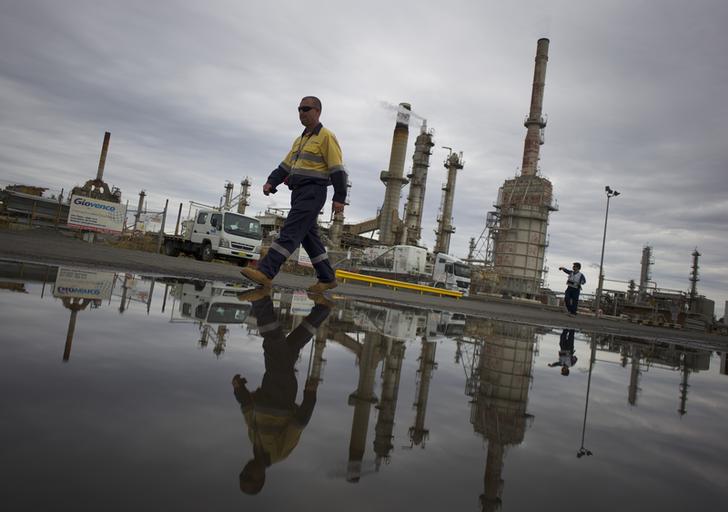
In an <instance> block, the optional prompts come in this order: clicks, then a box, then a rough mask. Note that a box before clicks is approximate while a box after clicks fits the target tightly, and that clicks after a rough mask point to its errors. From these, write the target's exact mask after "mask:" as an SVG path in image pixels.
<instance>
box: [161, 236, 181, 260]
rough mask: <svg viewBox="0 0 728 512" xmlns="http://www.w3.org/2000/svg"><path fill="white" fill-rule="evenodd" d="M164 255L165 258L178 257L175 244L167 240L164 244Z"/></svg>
mask: <svg viewBox="0 0 728 512" xmlns="http://www.w3.org/2000/svg"><path fill="white" fill-rule="evenodd" d="M164 254H166V255H167V256H172V257H173V258H176V257H177V256H179V249H178V248H177V244H175V243H174V242H173V241H172V240H167V241H166V242H164Z"/></svg>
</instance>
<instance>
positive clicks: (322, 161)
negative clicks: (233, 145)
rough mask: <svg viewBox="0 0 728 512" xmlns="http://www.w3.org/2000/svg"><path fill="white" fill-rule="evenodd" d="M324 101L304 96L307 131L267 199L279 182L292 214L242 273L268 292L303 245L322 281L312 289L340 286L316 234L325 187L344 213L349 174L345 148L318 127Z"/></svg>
mask: <svg viewBox="0 0 728 512" xmlns="http://www.w3.org/2000/svg"><path fill="white" fill-rule="evenodd" d="M320 116H321V100H319V99H318V98H316V97H315V96H306V97H304V98H303V99H301V102H300V104H299V106H298V117H299V119H300V120H301V124H302V125H303V126H304V127H305V128H304V130H303V133H302V134H301V135H300V136H298V137H297V138H296V140H294V141H293V145H292V147H291V150H290V151H289V152H288V154H287V155H286V157H285V158H284V159H283V161H282V162H281V163H280V165H279V166H278V167H277V168H276V169H275V170H274V171H273V172H272V173H271V174H270V176H268V181H267V182H266V183H265V185H263V194H265V195H266V196H267V195H269V194H275V193H276V192H277V189H276V187H277V186H278V185H280V184H281V183H285V184H286V185H288V188H289V189H291V210H290V212H289V213H288V217H287V218H286V221H285V223H284V224H283V228H282V229H281V233H280V235H279V236H278V238H277V239H276V240H274V241H273V243H272V244H271V246H270V249H269V250H268V253H267V254H266V255H265V257H263V258H262V259H261V260H260V262H259V263H258V265H257V267H258V268H257V269H254V268H250V267H246V268H244V269H242V270H241V272H242V274H243V275H244V276H245V277H247V278H248V279H250V280H251V281H253V282H255V283H258V284H260V285H263V286H264V287H268V286H270V285H271V283H272V281H273V278H274V277H275V276H276V274H278V271H279V270H280V268H281V265H283V263H284V262H285V261H286V259H288V258H289V257H290V256H291V254H293V252H294V251H295V250H296V249H298V247H299V246H300V245H302V246H303V248H304V249H305V250H306V252H307V253H308V255H309V257H310V258H311V263H312V264H313V268H314V269H315V271H316V277H317V278H318V282H317V283H316V284H314V285H313V286H311V287H309V288H308V290H309V291H310V292H314V293H320V292H323V291H324V290H328V289H331V288H334V287H335V286H336V274H335V273H334V269H333V267H332V266H331V263H330V262H329V256H328V253H327V252H326V247H325V246H324V244H323V243H322V242H321V238H320V237H319V233H318V225H317V218H318V215H319V212H321V209H322V208H323V207H324V204H325V202H326V188H327V187H328V186H329V184H331V185H333V187H334V197H333V204H332V209H333V211H334V212H336V213H341V212H343V211H344V205H345V202H346V189H347V174H346V170H345V169H344V162H343V158H342V154H341V146H339V142H338V141H337V140H336V136H335V135H334V134H333V132H331V130H329V129H327V128H324V126H323V125H322V124H321V123H320V122H319V117H320Z"/></svg>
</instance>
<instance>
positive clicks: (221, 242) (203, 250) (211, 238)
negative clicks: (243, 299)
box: [164, 209, 262, 265]
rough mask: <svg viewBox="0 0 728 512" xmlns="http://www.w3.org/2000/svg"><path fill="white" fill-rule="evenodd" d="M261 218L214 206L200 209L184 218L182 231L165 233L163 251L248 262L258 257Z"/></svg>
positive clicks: (206, 258) (198, 257) (208, 259)
mask: <svg viewBox="0 0 728 512" xmlns="http://www.w3.org/2000/svg"><path fill="white" fill-rule="evenodd" d="M261 239H262V236H261V229H260V222H259V221H258V219H256V218H253V217H247V216H245V215H240V214H238V213H233V212H226V211H220V210H215V209H201V210H198V211H197V213H196V214H195V217H194V218H193V219H190V220H186V221H184V222H182V235H179V236H175V235H165V237H164V253H165V254H166V255H167V256H179V254H180V253H184V254H190V255H193V256H194V257H195V258H197V259H198V260H203V261H212V259H213V258H220V259H227V260H232V261H236V262H238V264H240V265H246V264H247V263H248V262H249V261H250V260H256V259H258V257H259V255H260V241H261Z"/></svg>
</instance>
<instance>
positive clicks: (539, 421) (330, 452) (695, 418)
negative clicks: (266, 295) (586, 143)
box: [0, 283, 728, 510]
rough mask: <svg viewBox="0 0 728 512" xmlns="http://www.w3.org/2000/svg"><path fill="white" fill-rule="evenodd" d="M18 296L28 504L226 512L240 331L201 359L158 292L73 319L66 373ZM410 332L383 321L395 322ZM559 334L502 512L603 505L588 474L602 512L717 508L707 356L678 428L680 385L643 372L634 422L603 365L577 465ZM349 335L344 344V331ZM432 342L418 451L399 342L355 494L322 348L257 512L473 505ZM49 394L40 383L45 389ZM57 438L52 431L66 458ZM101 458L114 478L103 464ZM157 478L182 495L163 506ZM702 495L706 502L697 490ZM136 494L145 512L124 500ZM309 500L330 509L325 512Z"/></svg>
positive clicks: (448, 356) (461, 415) (246, 367)
mask: <svg viewBox="0 0 728 512" xmlns="http://www.w3.org/2000/svg"><path fill="white" fill-rule="evenodd" d="M27 288H28V289H29V291H30V293H29V294H28V295H20V294H10V293H2V292H0V319H2V320H3V325H4V330H3V344H2V350H3V357H2V358H0V366H1V367H2V371H0V381H2V383H3V384H5V385H6V388H7V389H13V390H14V393H13V394H6V395H5V397H6V398H7V399H6V400H4V406H5V404H7V407H4V410H7V411H9V414H10V415H11V416H10V417H12V418H14V419H15V420H16V421H15V422H14V423H11V424H7V423H5V424H2V425H0V433H2V434H3V435H6V436H12V437H13V438H14V439H16V440H17V443H15V445H14V446H11V447H10V451H9V453H8V457H9V459H8V460H10V461H11V462H12V463H13V467H14V468H16V470H15V471H16V473H15V476H14V478H16V479H17V481H18V482H19V485H18V486H17V489H18V490H19V492H20V491H27V492H28V493H30V494H28V495H31V496H38V497H37V498H34V499H35V500H41V499H43V498H42V496H41V494H40V493H38V492H37V490H38V484H37V482H38V481H39V480H40V481H56V482H57V483H58V484H59V485H66V486H67V488H68V490H69V496H71V499H73V497H74V496H78V495H80V492H81V491H80V488H79V487H78V485H79V484H78V483H77V482H79V481H83V482H84V488H85V489H86V490H85V491H84V492H85V493H88V499H89V500H90V501H89V503H92V504H95V503H96V502H98V503H99V504H101V503H105V502H106V501H107V500H108V496H109V495H111V493H112V492H116V491H115V490H114V489H111V486H110V485H109V484H107V483H106V482H107V480H106V479H107V478H111V480H117V481H118V479H120V478H122V477H123V478H125V479H126V480H125V481H126V482H127V485H128V486H129V489H130V490H131V491H133V493H132V495H131V497H130V498H128V499H129V501H128V504H130V506H138V507H140V508H143V507H144V506H147V507H148V506H149V503H151V504H152V505H156V504H157V502H158V503H159V505H160V506H161V508H163V507H164V506H167V505H168V503H169V501H170V500H171V501H172V502H175V501H177V500H180V502H182V500H184V503H186V505H192V506H196V505H201V506H205V505H204V504H205V503H207V504H208V505H209V499H210V496H216V497H217V498H216V499H218V500H221V501H223V502H226V501H225V500H226V499H227V498H226V496H229V495H230V494H231V493H236V492H237V488H236V481H235V478H236V477H237V472H239V470H240V467H241V464H242V463H244V462H245V461H246V460H247V458H248V457H249V455H250V451H249V450H250V447H249V441H248V440H247V438H246V436H245V434H244V431H243V427H242V425H241V419H240V413H239V410H237V408H236V407H237V404H236V402H235V400H234V398H233V396H232V392H231V387H230V379H231V377H232V376H233V375H234V374H236V373H241V374H243V375H246V377H248V379H249V381H251V382H259V380H260V378H261V377H262V373H263V354H262V349H261V343H262V340H261V338H260V337H259V336H257V335H255V334H248V332H247V326H246V325H242V326H237V325H229V328H230V333H229V336H228V342H227V346H226V350H225V353H224V354H223V356H222V357H221V358H220V359H216V358H215V357H214V356H213V354H212V352H211V351H210V350H209V349H207V350H202V351H201V350H199V349H198V347H197V344H196V342H197V337H198V335H199V329H198V327H197V326H196V325H195V324H193V323H170V322H169V319H170V308H171V307H172V302H171V300H170V299H169V297H168V302H167V305H166V307H167V310H166V312H165V313H164V314H162V313H161V311H160V309H161V303H162V298H163V292H164V286H161V284H160V283H157V285H156V286H155V289H154V297H153V299H152V307H151V311H150V314H149V315H147V313H146V307H145V306H144V305H142V304H139V305H136V304H133V305H132V306H131V307H130V309H127V311H125V312H124V314H123V315H120V314H119V313H118V307H117V306H118V302H117V301H118V300H119V298H118V297H116V296H114V297H112V303H111V304H108V302H107V301H104V302H103V303H102V304H101V306H100V307H99V308H98V309H94V310H92V309H90V308H88V309H87V310H84V311H81V312H79V315H78V325H77V328H76V340H75V341H74V354H73V357H72V359H71V361H70V363H69V364H67V365H62V364H61V362H60V357H61V354H62V350H63V341H64V335H65V328H66V325H67V322H68V314H69V312H68V310H67V309H65V308H64V307H63V305H62V304H61V301H60V300H56V299H54V298H53V297H52V296H51V295H50V293H49V290H48V289H46V294H47V295H46V297H45V298H44V299H43V300H40V299H39V297H38V296H39V294H40V288H41V285H40V284H38V283H30V284H29V285H28V286H27ZM338 306H339V305H337V307H338ZM340 306H341V307H342V311H343V313H342V314H343V315H349V311H347V308H349V307H350V304H348V303H345V304H341V305H340ZM388 307H389V306H388ZM366 309H367V308H361V311H364V310H366ZM368 309H369V310H371V309H372V308H368ZM411 316H412V315H411V313H405V314H400V315H389V317H390V318H393V319H394V318H399V319H401V318H407V319H409V318H410V317H411ZM376 319H379V320H381V318H380V317H376ZM374 324H376V322H374ZM376 325H378V326H379V327H382V326H381V325H380V324H376ZM407 332H409V331H407ZM559 333H560V330H559V331H555V332H551V333H546V334H543V335H537V336H536V337H537V338H538V340H539V341H538V352H537V353H536V352H535V353H534V366H533V379H532V380H531V383H530V387H529V390H528V404H527V408H526V411H527V412H528V413H529V414H531V415H533V416H534V420H533V423H532V424H530V426H529V428H528V429H526V431H525V436H524V441H523V443H521V444H519V445H517V446H512V447H510V448H509V449H508V451H507V454H506V458H505V465H504V473H503V478H504V480H505V487H504V489H505V490H504V494H503V498H504V505H505V506H507V507H509V508H516V509H521V508H523V509H526V508H529V507H530V506H532V505H533V503H534V502H539V503H550V502H551V501H550V500H552V498H553V489H554V488H558V485H560V482H563V481H564V479H567V480H568V481H570V482H573V485H571V487H570V501H571V502H574V503H579V502H581V501H584V500H586V499H588V498H589V497H591V496H594V495H597V494H598V495H599V496H602V495H603V494H604V492H603V491H604V489H603V488H602V483H601V482H600V479H599V478H595V476H598V475H595V474H594V472H598V474H599V475H609V476H610V478H611V480H610V486H612V487H616V488H619V489H620V492H619V493H607V494H609V495H608V496H603V498H602V501H601V503H602V505H603V507H604V508H605V509H610V508H617V507H618V506H621V507H623V508H625V507H626V508H629V506H628V505H625V498H629V500H628V501H630V502H632V503H633V504H634V506H635V508H637V507H642V508H644V507H648V508H650V507H662V508H671V507H672V508H675V507H678V506H682V505H683V504H684V503H685V500H686V499H688V498H689V497H690V495H691V494H692V495H694V494H695V492H698V491H700V492H701V499H703V500H705V501H704V502H705V503H708V504H712V503H716V502H717V497H718V496H720V495H721V493H723V492H724V491H722V490H721V489H725V488H726V485H727V484H728V483H726V482H725V481H724V480H725V477H724V473H723V472H722V464H723V461H724V460H725V454H726V442H725V439H724V435H723V432H722V428H721V426H722V425H725V424H726V423H728V411H726V410H725V409H724V408H722V407H716V404H722V402H723V397H724V395H725V390H726V386H727V385H728V384H727V383H726V380H727V379H726V378H725V376H720V375H718V374H717V372H716V370H715V363H716V358H715V357H714V358H713V359H712V360H711V369H710V370H708V371H700V372H694V373H691V374H690V381H689V382H690V388H689V396H688V402H687V410H688V413H687V415H686V416H685V417H683V418H682V419H680V418H679V416H678V414H677V412H676V410H677V407H678V400H679V389H678V386H679V383H680V373H679V372H675V371H672V370H669V369H663V368H658V367H656V366H654V365H653V366H651V367H650V368H649V369H647V370H646V371H643V373H642V375H641V379H640V388H641V392H640V400H639V402H638V405H637V407H633V406H630V405H629V404H628V402H627V393H628V384H629V364H628V365H627V367H625V368H623V367H621V366H620V364H619V362H620V358H619V354H617V353H610V352H606V351H603V350H599V351H598V352H597V362H596V364H595V366H594V370H593V376H592V385H591V386H592V387H591V395H590V403H589V414H588V422H587V431H586V439H587V443H586V445H587V446H589V448H590V449H592V450H593V451H594V453H595V455H594V457H590V458H588V459H586V458H585V459H581V460H577V459H576V457H575V455H574V454H575V450H576V449H577V448H578V446H579V439H580V429H581V421H582V418H583V412H584V399H585V392H586V381H587V375H586V373H582V372H585V371H586V370H588V366H589V337H588V336H585V335H583V334H582V333H576V339H575V350H576V353H577V354H578V355H579V361H578V363H577V366H576V368H578V369H579V370H580V371H574V372H573V373H572V374H571V375H570V376H569V377H568V379H564V378H563V377H561V376H560V375H558V373H557V372H553V370H552V369H550V368H548V366H546V364H547V363H548V362H551V361H553V360H554V359H553V358H554V357H555V356H557V354H558V348H559V336H558V335H559ZM350 334H352V336H353V337H356V333H355V332H351V333H350ZM360 339H363V336H361V337H360ZM437 339H438V344H437V353H436V361H437V364H438V366H437V369H436V370H435V371H434V372H433V377H432V382H431V385H430V392H429V396H428V410H427V417H426V423H425V424H426V427H427V428H428V429H429V431H430V437H429V439H428V442H427V446H426V448H425V449H424V450H422V449H420V448H418V447H416V448H415V449H413V450H409V449H404V448H403V447H402V446H403V445H409V433H408V429H409V427H410V426H411V425H412V424H413V421H414V418H415V410H414V408H413V407H412V405H413V403H414V401H415V397H416V389H417V388H416V383H417V370H418V367H419V362H418V357H419V356H420V340H419V339H418V338H416V339H407V340H406V341H405V344H404V346H405V357H404V359H403V361H402V370H401V378H400V380H399V390H398V400H397V408H396V414H395V421H394V427H393V432H392V434H393V439H392V444H393V445H394V449H393V450H392V452H391V462H390V464H388V465H387V464H384V465H382V467H381V468H380V471H379V472H378V473H377V472H373V469H374V467H375V464H374V451H373V440H374V435H375V424H376V422H377V419H378V414H379V410H378V409H376V407H373V408H372V414H371V417H370V420H369V430H368V437H367V442H366V451H365V455H364V460H363V471H362V479H361V482H360V483H359V484H358V487H357V486H354V485H345V477H346V463H347V447H348V445H349V438H350V435H351V425H352V414H353V410H354V409H353V407H352V406H350V405H349V404H348V397H349V394H350V393H351V392H353V391H354V390H355V389H356V388H357V379H358V372H359V366H358V362H357V357H356V355H355V354H354V353H353V352H351V351H350V350H349V349H347V348H345V347H344V346H342V345H340V344H339V343H336V342H333V341H331V340H329V341H328V343H327V346H326V350H325V358H326V365H325V367H324V371H323V382H322V383H321V385H320V387H319V393H318V402H317V405H316V412H315V413H314V415H313V418H312V419H311V422H310V424H309V426H308V427H307V429H306V431H305V432H304V434H303V436H302V438H301V442H300V445H299V446H298V448H297V449H296V451H295V452H294V453H293V454H292V455H291V457H290V458H289V459H287V460H286V461H285V462H283V463H281V464H280V465H277V466H276V467H274V468H272V469H271V472H273V471H275V476H273V473H271V480H270V482H269V483H270V484H271V485H272V486H273V487H271V489H270V490H269V492H267V493H263V494H261V495H260V496H258V498H257V499H258V501H257V503H256V505H257V506H258V505H259V506H260V509H262V510H264V509H271V510H272V509H276V508H278V509H279V508H282V507H285V506H290V495H291V494H290V492H292V491H293V489H294V488H293V487H292V486H293V485H295V489H296V491H295V492H296V499H297V502H299V503H316V504H318V506H320V507H321V509H322V510H326V509H327V507H329V508H331V509H341V508H342V507H347V509H350V510H365V509H366V510H371V509H372V508H374V507H377V508H381V509H382V510H390V509H392V507H400V508H403V509H412V508H415V507H417V508H421V509H422V510H431V509H437V508H440V509H441V508H446V507H447V508H463V509H465V508H468V507H471V506H472V504H473V503H474V501H475V500H476V499H477V497H478V496H479V495H480V494H481V493H482V492H483V472H484V467H485V460H486V459H485V457H486V453H487V450H486V448H487V443H486V442H485V441H484V440H483V437H482V436H479V435H476V434H475V432H474V429H473V425H472V424H471V423H470V403H469V402H470V398H469V397H468V396H466V395H465V392H464V387H465V386H464V379H465V377H464V372H463V365H462V363H461V364H456V363H455V362H454V360H455V350H456V345H455V342H454V340H453V339H451V338H448V337H446V336H444V335H439V336H438V338H437ZM307 362H308V353H306V354H303V355H302V358H301V360H299V361H298V366H297V368H298V371H299V374H298V377H299V379H301V378H302V377H303V375H302V372H305V371H306V365H307ZM380 370H381V362H380V363H379V367H378V369H377V374H376V375H377V376H376V379H377V380H376V382H375V393H376V394H377V396H379V397H380V398H381V396H382V394H381V382H382V379H381V375H380ZM48 382H52V389H50V390H49V387H48V384H47V383H48ZM20 383H22V385H21V384H20ZM28 404H32V407H29V405H28ZM43 425H52V426H53V430H54V432H56V434H54V435H50V434H49V433H48V432H46V431H44V430H43ZM31 431H32V432H33V433H34V435H33V437H32V439H31V438H29V436H28V432H31ZM58 432H63V434H62V440H63V442H60V441H59V437H58V434H57V433H58ZM41 451H42V452H43V453H45V454H46V457H45V459H46V460H47V462H46V463H44V465H43V466H42V467H38V466H37V465H33V467H30V466H29V465H28V464H27V462H28V457H27V454H29V453H40V452H41ZM98 454H104V458H105V460H112V461H114V462H113V464H112V465H109V464H107V463H104V462H101V461H100V460H99V456H98ZM191 461H194V463H192V462H191ZM278 466H280V467H278ZM130 468H135V469H134V471H131V470H130ZM100 474H103V475H104V480H102V479H100V477H99V475H100ZM159 474H164V475H165V478H166V479H168V480H169V481H170V482H172V481H174V482H175V485H177V486H180V488H182V489H184V491H182V492H180V493H179V494H177V495H174V496H172V497H169V496H165V497H164V498H165V499H162V497H161V496H160V491H159V488H158V478H157V477H158V475H159ZM66 475H69V476H68V478H66ZM71 475H73V480H71ZM129 475H136V477H135V478H130V477H129ZM31 482H32V484H31ZM274 482H275V485H274ZM701 482H705V483H708V484H713V487H714V488H715V489H708V490H707V491H706V490H705V489H704V488H703V487H701V486H702V483H701ZM89 484H93V485H91V486H90V487H89ZM31 485H32V486H33V489H30V486H31ZM362 485H366V486H367V488H369V489H371V490H372V491H373V492H370V493H368V498H367V500H366V503H362V502H361V500H360V499H358V498H357V496H358V493H360V492H361V491H359V489H361V488H362ZM274 489H275V490H274ZM32 490H35V491H36V492H34V493H31V491H32ZM289 491H290V492H289ZM678 491H679V493H680V494H678ZM140 493H143V495H144V496H145V498H144V499H145V500H150V501H148V502H145V503H141V502H140V501H135V500H136V499H137V498H135V496H136V495H139V496H141V495H142V494H140ZM683 494H687V496H688V498H683V497H681V496H682V495H683ZM321 496H326V499H325V500H324V501H323V502H322V501H321ZM138 499H139V500H141V498H138ZM235 499H236V500H237V499H239V498H238V497H237V495H236V498H235ZM617 500H619V501H620V503H617ZM36 503H37V501H36ZM162 503H165V505H162ZM235 503H237V504H239V501H236V502H235ZM647 503H649V504H650V505H649V506H648V505H647ZM245 504H248V503H247V502H246V503H245ZM40 508H43V507H40ZM46 508H47V507H46ZM547 508H548V507H547Z"/></svg>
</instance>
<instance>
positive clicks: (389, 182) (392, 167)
mask: <svg viewBox="0 0 728 512" xmlns="http://www.w3.org/2000/svg"><path fill="white" fill-rule="evenodd" d="M411 110H412V107H411V105H410V104H409V103H400V104H399V111H398V112H397V123H396V124H395V126H394V134H393V136H392V152H391V154H390V156H389V169H388V170H386V171H382V172H381V174H380V176H379V179H381V180H382V182H383V183H384V186H385V187H386V191H385V193H384V203H383V204H382V210H381V212H380V214H379V242H380V243H382V244H384V245H392V244H393V243H394V242H395V236H396V231H397V230H398V229H399V225H400V220H399V196H400V192H401V190H402V187H403V186H404V185H405V184H407V182H408V180H407V178H405V177H404V159H405V154H406V153H407V139H408V138H409V119H410V111H411Z"/></svg>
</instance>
